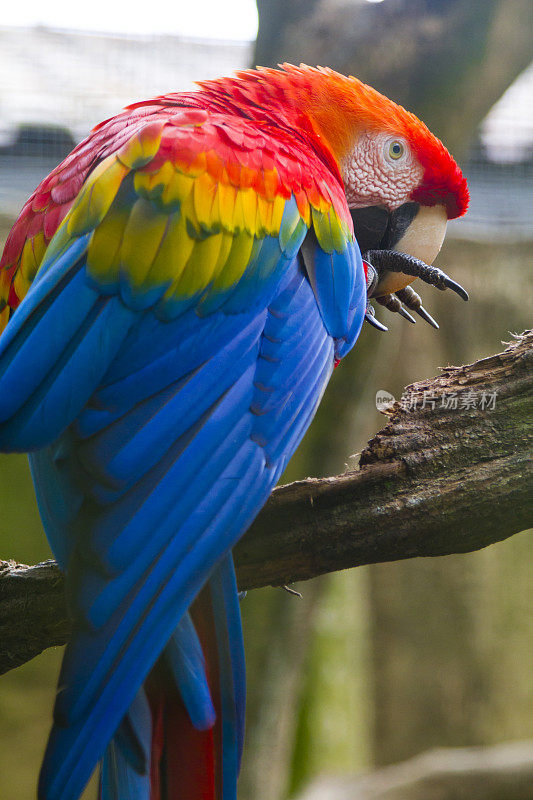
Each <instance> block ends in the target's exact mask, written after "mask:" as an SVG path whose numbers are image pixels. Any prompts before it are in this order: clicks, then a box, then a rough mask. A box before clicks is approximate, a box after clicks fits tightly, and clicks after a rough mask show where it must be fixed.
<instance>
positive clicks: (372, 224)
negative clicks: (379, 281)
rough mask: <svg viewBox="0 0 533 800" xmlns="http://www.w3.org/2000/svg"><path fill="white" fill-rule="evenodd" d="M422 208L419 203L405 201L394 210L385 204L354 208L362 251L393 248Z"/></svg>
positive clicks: (352, 213)
mask: <svg viewBox="0 0 533 800" xmlns="http://www.w3.org/2000/svg"><path fill="white" fill-rule="evenodd" d="M419 210H420V205H419V204H418V203H413V202H410V203H404V204H403V205H401V206H399V208H396V209H395V210H394V211H389V210H388V209H386V208H385V207H384V206H368V207H367V208H352V209H350V214H351V215H352V220H353V227H354V231H355V238H356V239H357V243H358V244H359V248H360V250H361V253H366V251H367V250H393V249H394V245H395V244H397V243H398V242H399V241H400V239H401V238H402V236H403V235H404V233H405V231H406V230H407V228H408V227H409V225H410V224H411V222H412V221H413V220H414V218H415V217H416V215H417V214H418V212H419Z"/></svg>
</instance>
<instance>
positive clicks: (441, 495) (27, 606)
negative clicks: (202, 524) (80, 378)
mask: <svg viewBox="0 0 533 800" xmlns="http://www.w3.org/2000/svg"><path fill="white" fill-rule="evenodd" d="M532 412H533V332H531V331H527V332H526V333H524V334H522V335H521V336H517V337H516V338H515V340H514V341H513V342H512V343H511V344H510V345H509V346H508V347H507V349H506V350H505V351H504V352H502V353H498V354H496V355H493V356H490V357H489V358H485V359H482V360H481V361H477V362H475V363H474V364H471V365H468V366H463V367H448V368H446V369H444V370H443V372H442V375H440V376H438V377H437V378H434V379H432V380H427V381H423V382H420V383H416V384H413V385H412V386H410V387H407V389H406V392H405V393H404V398H403V401H402V402H401V403H396V404H395V405H394V406H393V407H392V408H391V409H390V411H389V422H388V424H387V425H386V426H385V428H383V430H381V431H380V432H379V433H377V434H376V436H374V438H373V439H372V440H371V441H370V442H369V443H368V445H367V446H366V448H365V449H364V450H363V452H362V454H361V458H360V466H359V469H357V470H354V471H353V472H347V473H345V474H344V475H339V476H337V477H334V478H322V479H316V480H315V479H308V480H305V481H298V482H296V483H292V484H289V485H287V486H282V487H280V488H278V489H276V490H275V491H274V492H273V494H272V497H271V498H270V500H269V501H268V503H267V504H266V506H265V508H264V509H263V511H262V512H261V514H260V515H259V517H258V518H257V520H256V521H255V523H254V524H253V526H252V527H251V528H250V530H249V531H248V532H247V533H246V535H245V536H244V537H243V539H242V540H241V541H240V542H239V544H238V545H237V547H236V548H235V551H234V552H235V560H236V565H237V574H238V582H239V586H240V587H241V588H242V589H251V588H255V587H259V586H267V585H270V584H274V585H280V584H286V583H291V582H293V581H295V580H305V579H307V578H312V577H314V576H316V575H320V574H322V573H325V572H333V571H336V570H340V569H345V568H347V567H355V566H359V565H361V564H370V563H377V562H381V561H394V560H398V559H404V558H413V557H415V556H438V555H448V554H451V553H464V552H468V551H471V550H478V549H480V548H482V547H486V546H487V545H489V544H492V543H494V542H498V541H501V540H502V539H506V538H508V537H509V536H512V535H513V534H515V533H518V532H520V531H523V530H525V529H526V528H528V527H533V492H532V481H531V476H532V453H533V446H532V445H533V413H532ZM67 632H68V622H67V618H66V611H65V603H64V597H63V587H62V577H61V574H60V573H59V570H58V569H57V567H56V566H55V565H54V563H53V562H45V563H44V564H38V565H36V566H33V567H26V566H24V565H19V564H14V563H13V562H0V673H2V672H5V671H7V670H9V669H11V668H13V667H15V666H17V665H19V664H21V663H23V662H24V661H27V660H29V659H30V658H32V657H33V656H35V655H37V654H38V653H39V652H41V650H43V649H44V648H46V647H50V646H51V645H57V644H61V643H63V642H64V641H65V639H66V636H67Z"/></svg>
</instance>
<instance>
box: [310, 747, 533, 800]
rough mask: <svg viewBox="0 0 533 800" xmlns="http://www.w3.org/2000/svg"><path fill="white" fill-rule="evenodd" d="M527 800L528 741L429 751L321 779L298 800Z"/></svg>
mask: <svg viewBox="0 0 533 800" xmlns="http://www.w3.org/2000/svg"><path fill="white" fill-rule="evenodd" d="M510 798H512V800H533V741H526V742H509V743H506V744H501V745H496V746H494V747H457V748H452V747H450V748H443V749H442V750H432V751H429V752H428V753H424V754H422V755H420V756H416V757H415V758H411V759H409V760H408V761H404V762H402V763H401V764H393V765H392V766H390V767H385V768H384V769H380V770H378V771H377V772H374V773H371V774H370V775H365V776H362V777H359V778H350V777H332V776H330V777H327V778H323V779H319V780H317V781H316V783H314V784H312V785H311V786H310V787H309V788H308V789H307V790H306V791H304V792H303V794H302V795H300V796H299V797H298V800H452V799H453V800H510Z"/></svg>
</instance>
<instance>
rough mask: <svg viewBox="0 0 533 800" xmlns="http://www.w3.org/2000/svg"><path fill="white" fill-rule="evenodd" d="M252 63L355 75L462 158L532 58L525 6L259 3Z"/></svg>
mask: <svg viewBox="0 0 533 800" xmlns="http://www.w3.org/2000/svg"><path fill="white" fill-rule="evenodd" d="M257 5H258V9H259V32H258V37H257V44H256V52H255V54H254V60H255V63H258V64H262V65H263V66H270V65H275V64H277V63H278V62H282V61H290V62H294V63H299V62H300V61H303V62H304V63H307V64H311V65H315V64H322V65H325V66H330V67H333V68H334V69H337V70H338V71H339V72H342V73H344V74H346V75H348V74H351V75H356V76H357V77H358V78H361V79H362V80H363V81H365V82H366V83H370V84H371V85H372V86H375V88H376V89H379V90H380V91H381V92H384V93H385V94H386V95H388V96H389V97H391V98H393V99H394V100H396V101H397V102H399V103H402V105H405V106H406V107H407V108H409V109H410V110H411V111H414V112H415V113H416V114H418V115H419V116H420V117H421V118H422V119H423V120H424V122H426V123H427V124H428V125H429V127H430V129H431V130H432V131H433V132H434V133H436V134H437V135H438V136H440V137H441V138H442V139H443V140H444V142H445V144H446V145H447V146H448V147H449V148H450V149H451V150H452V152H453V153H454V155H456V156H461V155H462V153H463V152H464V148H465V147H466V145H467V144H468V141H469V140H470V139H471V138H472V137H473V135H474V133H475V130H476V128H477V126H478V125H479V123H480V122H481V120H482V119H483V118H484V117H485V115H486V114H487V112H488V111H489V109H490V108H491V106H492V105H494V103H495V102H496V101H497V100H498V99H499V98H500V97H501V95H502V94H503V92H504V91H505V90H506V89H507V87H508V86H509V85H510V84H511V83H512V82H513V80H514V79H515V78H516V76H517V75H519V74H520V72H522V70H524V69H525V68H526V67H527V66H528V64H529V63H530V61H531V54H532V52H533V4H532V3H531V1H530V0H446V2H442V0H387V2H385V3H364V2H359V3H354V2H353V0H337V1H336V2H331V0H314V2H313V3H303V2H302V0H281V1H280V0H258V2H257Z"/></svg>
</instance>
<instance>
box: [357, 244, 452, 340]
mask: <svg viewBox="0 0 533 800" xmlns="http://www.w3.org/2000/svg"><path fill="white" fill-rule="evenodd" d="M363 259H364V261H365V267H366V272H367V292H368V296H369V297H374V296H375V299H376V300H377V302H378V303H379V304H380V305H382V306H384V307H385V308H388V309H389V311H392V312H394V313H398V314H400V315H401V316H402V317H404V318H405V319H408V320H409V322H415V321H416V320H415V318H414V317H413V316H412V315H411V314H410V313H409V312H408V311H407V310H406V308H404V306H407V308H409V309H411V311H414V312H415V313H416V314H418V315H419V316H420V317H422V319H424V320H425V321H426V322H428V323H429V324H430V325H432V326H433V327H434V328H437V329H438V327H439V326H438V324H437V322H436V321H435V320H434V319H433V317H432V316H431V314H429V313H428V312H427V311H426V309H425V308H424V306H423V305H422V300H421V298H420V295H418V294H417V293H416V292H415V291H414V290H413V289H411V287H410V286H405V287H404V288H403V289H398V290H396V292H394V293H390V294H380V295H376V294H375V293H376V291H377V289H378V285H379V283H380V280H381V278H382V277H383V275H384V274H385V273H387V272H403V273H404V274H405V275H412V276H413V277H415V278H420V280H422V281H424V282H425V283H428V284H429V285H431V286H435V287H436V288H437V289H440V290H442V291H444V290H445V289H452V291H454V292H456V294H458V295H459V297H462V298H463V300H468V293H467V292H466V291H465V289H463V287H462V286H461V285H460V284H459V283H457V282H456V281H453V280H452V279H451V278H450V277H449V276H448V275H446V273H445V272H443V271H442V270H441V269H439V268H438V267H434V266H430V265H429V264H426V263H425V262H424V261H421V260H420V259H418V258H415V257H414V256H410V255H408V254H407V253H399V252H397V251H396V250H367V251H366V253H364V255H363ZM365 319H366V320H367V322H370V324H371V325H373V326H374V327H376V328H378V329H379V330H387V329H386V328H385V326H384V325H382V324H381V323H380V322H378V321H377V320H376V319H375V316H374V309H373V308H372V306H368V307H367V313H366V315H365Z"/></svg>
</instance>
